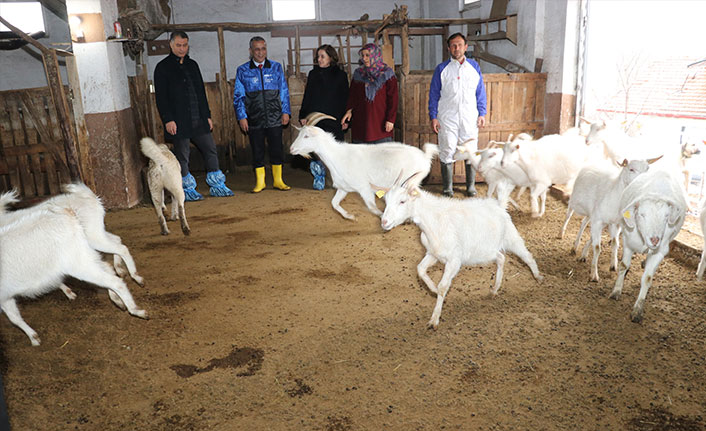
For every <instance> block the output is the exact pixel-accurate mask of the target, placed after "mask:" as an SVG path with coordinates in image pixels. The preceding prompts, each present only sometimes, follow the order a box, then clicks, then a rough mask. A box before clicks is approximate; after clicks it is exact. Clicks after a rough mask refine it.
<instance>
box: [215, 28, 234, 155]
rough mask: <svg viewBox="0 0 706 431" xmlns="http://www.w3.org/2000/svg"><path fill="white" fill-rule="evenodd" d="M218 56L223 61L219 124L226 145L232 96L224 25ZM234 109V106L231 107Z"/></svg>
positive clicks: (219, 30)
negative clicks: (220, 120)
mask: <svg viewBox="0 0 706 431" xmlns="http://www.w3.org/2000/svg"><path fill="white" fill-rule="evenodd" d="M218 57H219V58H220V63H221V71H220V74H219V77H218V78H219V79H218V93H219V95H220V99H221V119H222V120H223V121H222V123H221V124H219V125H218V127H220V129H221V130H220V134H221V142H222V143H223V144H225V145H228V146H230V127H229V126H228V124H226V121H225V119H226V118H228V117H227V113H226V112H227V111H226V110H227V109H229V106H228V105H229V103H228V100H232V99H231V97H232V96H229V95H228V83H227V80H228V75H227V71H226V46H225V38H224V37H223V27H219V28H218ZM230 109H232V108H230Z"/></svg>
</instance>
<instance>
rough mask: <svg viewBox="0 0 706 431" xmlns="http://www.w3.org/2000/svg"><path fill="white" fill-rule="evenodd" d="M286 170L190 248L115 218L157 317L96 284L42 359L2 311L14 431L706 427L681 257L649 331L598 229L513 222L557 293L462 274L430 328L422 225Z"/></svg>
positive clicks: (71, 306) (43, 327) (232, 179)
mask: <svg viewBox="0 0 706 431" xmlns="http://www.w3.org/2000/svg"><path fill="white" fill-rule="evenodd" d="M285 174H286V176H285V179H286V180H287V181H288V182H289V183H290V185H292V186H294V187H293V189H292V190H291V191H289V192H280V191H275V190H272V189H267V190H265V191H263V192H262V193H260V194H257V195H253V194H250V193H246V192H247V190H249V188H250V187H251V186H252V176H251V174H250V172H248V171H243V172H239V173H237V174H234V175H230V176H229V185H231V186H232V187H233V189H234V190H235V191H236V196H235V197H233V198H206V200H204V201H202V202H198V203H188V204H187V206H186V211H187V216H188V219H189V222H190V224H191V229H192V235H191V236H190V237H185V236H183V235H182V233H181V231H180V229H179V227H178V223H177V222H170V229H172V234H171V235H169V236H161V235H159V227H158V224H157V220H156V217H155V215H154V213H153V210H152V208H151V207H148V206H142V207H138V208H136V209H132V210H126V211H115V212H110V213H109V214H108V215H107V218H106V224H107V227H108V229H109V230H110V231H112V232H114V233H116V234H118V235H120V236H121V237H122V239H123V242H124V243H125V244H126V245H128V247H129V248H130V250H131V252H132V254H133V256H134V258H135V260H136V262H137V266H138V270H139V272H140V274H141V275H142V276H144V277H145V279H146V281H147V285H146V286H145V287H144V288H141V287H139V286H137V285H136V284H134V283H132V282H129V283H128V286H129V288H130V290H131V291H132V293H133V295H134V297H135V299H136V301H137V303H138V305H140V306H142V307H143V308H145V309H146V310H147V311H148V312H149V313H150V317H151V319H150V320H147V321H146V320H141V319H138V318H135V317H131V316H130V315H128V314H127V313H126V312H122V311H120V310H119V309H118V308H117V307H115V306H114V305H113V304H112V303H111V302H110V301H109V299H108V295H107V292H106V291H105V290H104V289H101V288H96V287H92V286H85V285H80V284H77V283H76V282H73V283H70V284H71V285H72V286H74V287H75V289H74V290H75V292H76V293H77V294H78V298H77V299H76V300H75V301H73V302H70V301H69V300H67V299H66V297H64V295H63V294H62V293H61V292H60V291H58V290H57V291H55V292H53V293H51V294H48V295H46V296H44V297H41V298H39V299H37V300H24V301H22V302H21V303H20V308H21V311H22V314H23V316H24V318H25V320H26V321H27V322H28V323H29V324H30V325H31V326H32V327H33V328H34V329H35V330H36V331H37V332H38V333H39V336H40V337H41V339H42V345H41V346H39V347H32V346H31V345H30V343H29V340H28V339H27V337H26V336H25V335H24V333H22V332H21V331H20V330H19V329H18V328H17V327H15V326H13V325H12V324H10V322H9V321H8V320H7V318H6V317H4V316H0V348H1V352H0V370H1V371H2V375H3V379H4V383H5V391H6V397H7V403H8V409H9V414H10V418H11V424H12V427H13V430H15V431H22V430H101V431H108V430H170V431H171V430H205V429H208V430H325V431H343V430H382V429H385V430H442V429H445V430H704V429H706V281H704V282H701V283H698V282H697V281H696V279H695V275H694V273H695V267H693V266H684V265H683V264H681V263H679V262H677V261H675V260H674V259H673V258H667V259H665V261H664V262H663V263H662V265H661V266H660V268H659V271H658V273H657V276H656V278H655V282H654V286H653V289H652V290H651V291H650V293H649V295H648V297H647V303H646V313H645V319H644V321H643V323H641V324H635V323H632V322H631V321H630V317H629V315H630V310H631V309H632V306H633V303H634V301H635V298H636V295H637V291H638V288H639V279H640V275H641V270H640V262H641V260H642V259H641V258H640V257H635V258H634V260H633V265H634V266H633V268H634V270H633V271H631V272H630V273H629V274H628V278H627V282H626V287H625V289H624V291H623V297H622V298H621V299H620V300H619V301H614V300H612V299H609V298H608V294H609V293H610V291H611V289H612V285H613V283H614V280H615V273H611V272H609V271H608V260H609V253H606V252H605V251H604V252H603V253H602V255H601V259H600V276H601V281H600V282H598V283H591V282H589V281H588V277H589V265H588V264H587V263H581V262H578V261H577V260H576V258H575V257H574V256H572V255H571V254H570V253H569V250H570V248H571V244H572V242H573V236H574V235H575V234H576V231H577V229H578V224H579V222H578V220H575V221H573V222H572V223H571V225H570V227H569V231H568V234H567V236H566V237H565V238H564V239H562V240H559V239H557V238H556V236H557V233H558V231H559V227H560V224H561V222H562V221H563V217H564V212H565V205H564V204H563V203H562V202H560V201H558V200H556V199H554V198H549V199H548V202H547V205H548V208H547V214H546V216H545V217H543V218H542V219H539V220H535V219H532V218H531V217H530V216H529V214H527V213H521V212H518V211H515V210H511V211H510V213H511V215H512V218H513V221H514V222H515V224H516V225H517V227H518V229H519V230H520V233H521V234H522V235H523V237H524V239H525V241H526V244H527V246H528V248H529V250H530V251H531V252H532V253H533V255H534V257H535V258H536V260H537V263H538V265H539V268H540V271H542V272H543V273H544V274H545V280H544V282H543V283H542V284H538V283H537V282H535V280H534V279H533V278H532V277H531V274H530V271H529V269H528V268H527V267H526V266H524V265H523V264H522V263H521V262H520V261H519V260H518V259H516V258H514V257H511V258H509V259H508V261H507V263H506V266H505V278H504V281H503V285H502V288H501V289H500V292H499V294H498V296H497V297H495V298H490V297H489V295H488V292H489V289H490V287H491V285H492V284H493V276H494V272H495V268H494V266H493V265H486V266H483V267H472V268H464V269H462V270H461V272H460V273H459V275H458V276H457V277H456V279H455V280H454V282H453V285H452V288H451V291H450V294H449V296H448V297H447V300H446V303H445V306H444V309H443V313H442V316H441V317H442V318H441V324H440V326H439V329H438V330H437V331H432V330H428V329H426V323H427V321H428V320H429V317H430V316H431V312H432V309H433V307H434V303H435V298H434V297H433V296H432V295H431V294H430V293H429V292H427V290H426V289H425V287H424V286H423V283H422V282H421V281H420V280H419V279H418V278H417V274H416V265H417V263H418V262H419V261H420V260H421V258H422V256H423V253H424V252H423V248H422V246H421V244H420V242H419V230H418V228H417V227H416V226H414V225H412V224H408V225H404V226H400V227H397V228H395V229H393V230H392V231H391V232H388V233H383V232H382V230H381V228H380V223H379V219H378V218H377V217H375V216H373V215H372V214H370V213H369V212H367V210H366V209H365V207H364V205H363V204H362V201H361V200H360V198H359V197H358V196H357V195H350V196H349V197H348V198H347V199H346V200H344V201H343V205H344V207H346V208H348V209H349V210H351V211H352V212H354V213H355V214H356V215H357V216H358V219H357V220H356V221H353V222H351V221H347V220H344V219H343V218H342V217H340V216H339V215H338V213H336V212H334V210H333V209H332V208H331V206H330V200H331V198H332V196H333V190H332V189H331V188H327V189H326V190H324V191H320V192H319V191H314V190H312V189H311V188H310V185H311V179H310V175H308V173H305V172H303V171H291V170H290V171H287V170H285ZM199 181H200V186H201V185H204V181H203V178H199ZM268 181H269V175H268ZM200 189H203V191H204V192H205V191H206V190H205V187H200ZM429 189H430V190H432V191H439V190H438V187H429ZM481 189H482V190H484V189H483V188H482V187H481ZM458 195H459V196H460V195H461V193H458ZM523 204H524V205H525V206H528V205H527V202H526V201H524V200H523ZM380 206H381V207H382V206H383V203H380ZM604 240H605V241H604V244H603V247H604V250H606V249H607V248H608V247H609V245H608V242H607V239H605V238H604ZM440 274H441V267H440V266H438V265H437V266H436V267H434V271H433V272H432V278H434V279H435V280H438V279H439V277H440Z"/></svg>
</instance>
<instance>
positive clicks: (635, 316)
mask: <svg viewBox="0 0 706 431" xmlns="http://www.w3.org/2000/svg"><path fill="white" fill-rule="evenodd" d="M630 320H632V321H633V322H634V323H642V310H639V311H635V310H633V312H632V313H630Z"/></svg>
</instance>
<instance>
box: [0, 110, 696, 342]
mask: <svg viewBox="0 0 706 431" xmlns="http://www.w3.org/2000/svg"><path fill="white" fill-rule="evenodd" d="M326 118H332V117H330V116H328V115H326V114H322V113H312V114H310V115H309V117H307V120H308V121H307V123H306V125H305V126H303V127H302V128H301V129H299V135H298V137H297V138H296V140H295V141H294V142H293V143H292V144H291V146H290V152H291V153H292V154H293V155H301V156H304V157H309V156H310V154H312V153H314V154H316V155H317V156H318V157H319V159H320V160H321V161H322V162H323V163H324V164H325V165H326V167H327V168H328V171H329V172H330V175H331V179H332V182H333V187H334V188H335V189H336V193H335V195H334V197H333V200H332V201H331V204H332V206H333V208H334V209H335V210H336V211H337V212H339V213H340V214H341V215H342V216H343V217H344V218H346V219H350V220H353V219H354V216H353V215H352V214H350V213H349V212H348V211H346V210H345V209H344V208H343V207H341V201H342V200H343V199H344V198H345V197H346V195H347V194H348V193H351V192H355V193H358V194H359V195H360V196H361V198H362V199H363V201H364V202H365V204H366V206H367V208H368V209H369V210H370V212H372V213H373V214H375V215H377V216H380V217H381V226H382V229H383V230H385V231H389V230H390V229H393V228H394V227H395V226H398V225H400V224H402V223H405V222H406V221H408V220H411V221H412V222H414V223H415V224H416V225H417V226H419V228H420V230H421V242H422V244H423V246H424V247H425V248H426V255H425V256H424V258H423V259H422V260H421V262H419V264H418V265H417V274H418V275H419V277H420V278H421V279H422V280H423V281H424V283H425V284H426V286H427V287H428V288H429V290H430V291H431V292H433V293H434V294H436V298H437V301H436V306H435V307H434V311H433V313H432V316H431V319H430V320H429V323H428V327H430V328H434V329H436V328H437V326H438V325H439V318H440V316H441V309H442V306H443V303H444V298H445V297H446V294H447V293H448V291H449V288H450V286H451V282H452V280H453V278H454V277H455V276H456V274H458V272H459V270H460V269H461V267H462V266H463V265H481V264H488V263H492V262H495V264H496V265H497V270H496V275H495V283H494V286H493V287H492V288H491V294H492V295H495V294H497V292H498V290H499V289H500V285H501V283H502V280H503V267H504V264H505V260H506V257H505V253H507V252H511V253H513V254H514V255H516V256H517V257H519V258H520V260H522V261H523V262H524V263H525V264H526V265H527V266H528V267H529V268H530V270H531V272H532V275H533V276H534V278H535V279H536V280H537V281H538V282H541V281H542V279H543V276H542V275H541V274H540V272H539V269H538V268H537V263H536V262H535V260H534V258H533V257H532V254H531V253H530V252H529V250H527V247H526V246H525V244H524V240H523V239H522V237H521V236H520V234H519V232H518V231H517V228H516V227H515V225H514V224H513V222H512V219H511V218H510V215H509V214H508V212H507V210H506V209H507V205H508V204H512V205H514V206H516V207H517V202H516V201H515V199H519V197H520V196H521V194H522V192H523V191H524V190H525V189H527V188H529V189H530V193H529V195H530V196H529V199H530V205H531V210H532V216H533V217H541V216H542V215H543V213H544V209H545V201H546V193H547V190H548V189H549V187H550V186H551V185H552V184H560V185H565V186H566V190H567V192H568V193H570V194H571V197H570V199H569V203H568V209H567V213H566V220H565V222H564V224H563V226H562V228H561V232H560V237H562V236H563V235H564V233H565V230H566V227H567V225H568V223H569V219H570V218H571V217H572V215H573V214H577V215H579V216H582V217H583V219H582V221H581V227H580V229H579V232H578V234H577V237H576V240H575V242H574V250H575V252H576V253H579V249H580V243H581V237H582V234H583V232H584V230H585V229H586V227H587V226H588V225H589V224H590V234H591V235H590V237H591V238H590V240H589V241H588V242H587V243H586V245H585V246H584V248H583V250H582V251H581V257H582V258H583V259H586V258H587V257H588V253H589V251H590V250H592V251H593V256H592V261H591V279H592V280H595V281H597V280H598V256H599V253H600V249H601V245H600V244H601V235H602V231H603V229H604V227H607V228H608V231H609V234H610V237H611V252H612V255H611V261H610V262H611V264H610V267H611V270H617V271H618V276H617V279H616V282H615V287H614V288H613V291H612V292H611V294H610V297H611V298H614V299H618V298H619V297H620V294H621V292H622V288H623V284H624V281H625V275H626V273H627V272H628V270H629V269H630V264H631V260H632V256H633V254H634V253H644V254H646V255H647V258H646V260H645V263H644V272H643V275H642V280H641V288H640V292H639V294H638V298H637V301H636V302H635V305H634V307H633V310H632V313H631V318H632V320H633V321H634V322H640V321H641V320H642V317H643V313H644V302H645V298H646V296H647V292H648V290H649V288H650V286H651V284H652V281H653V278H654V275H655V272H656V270H657V267H658V265H659V263H660V262H661V261H662V259H664V257H665V256H666V255H667V253H668V252H669V244H670V243H671V241H672V240H674V238H675V237H676V236H677V234H678V233H679V230H680V229H681V227H682V224H683V223H684V219H685V217H686V213H687V200H686V184H684V180H683V170H684V160H685V158H688V157H690V156H691V155H693V154H695V153H697V152H698V151H699V150H698V148H697V146H696V145H693V144H685V145H683V146H682V147H681V148H678V149H676V150H675V151H672V150H671V149H668V148H666V147H665V146H663V145H662V146H659V145H652V144H650V142H649V141H648V140H645V139H643V138H641V137H631V136H628V135H626V134H625V133H624V132H623V131H622V129H620V128H618V127H615V126H611V125H606V124H605V123H602V122H600V123H598V122H596V123H589V124H588V126H587V127H585V128H583V129H579V128H576V129H571V130H569V131H567V132H565V133H563V134H561V135H546V136H543V137H541V138H539V139H537V140H534V139H533V138H532V137H530V136H529V135H527V134H524V133H523V134H519V135H517V136H516V137H514V139H513V137H512V136H510V137H509V139H508V142H496V141H491V142H490V145H489V146H488V148H486V149H484V150H481V151H476V150H475V148H476V145H475V143H474V142H466V143H464V144H462V145H460V146H459V147H458V150H457V152H456V159H457V160H464V161H465V162H467V163H471V164H473V165H474V167H475V168H476V169H477V172H479V173H480V174H481V175H482V176H483V177H484V179H485V181H486V183H487V185H488V192H487V197H486V198H467V199H454V198H448V197H442V196H438V195H434V194H431V193H429V192H426V191H424V190H422V188H421V185H422V181H423V180H424V178H425V177H426V176H427V175H428V174H429V171H430V169H431V162H432V160H433V158H434V157H436V156H437V155H438V152H439V151H438V146H436V145H434V144H425V145H424V147H423V149H419V148H417V147H414V146H410V145H405V144H401V143H384V144H375V145H364V144H348V143H345V142H338V141H336V140H335V138H334V137H333V135H331V134H330V133H327V132H325V131H324V130H322V129H321V128H319V127H316V124H317V123H318V122H319V121H321V120H323V119H326ZM589 126H590V127H589ZM140 146H141V149H142V152H143V153H144V154H145V156H146V157H147V158H148V159H149V165H148V169H147V179H148V185H149V189H150V194H151V197H152V203H153V205H154V208H155V212H156V213H157V217H158V220H159V224H160V228H161V233H162V234H163V235H167V234H169V229H168V227H167V221H166V219H165V217H164V214H163V212H164V211H165V210H166V204H165V198H164V196H165V190H166V191H167V192H169V194H171V214H170V219H171V220H176V219H179V220H180V222H181V229H182V232H183V233H184V234H185V235H189V233H190V228H189V225H188V222H187V219H186V213H185V211H184V191H183V189H182V184H181V173H180V169H179V163H178V162H177V160H176V158H175V157H174V155H173V154H172V153H171V151H170V150H169V148H168V147H167V146H166V145H163V144H156V143H155V142H154V141H153V140H152V139H150V138H143V139H142V140H141V141H140ZM672 153H674V154H672ZM687 178H688V177H687ZM516 187H519V188H520V191H519V193H518V194H517V195H516V197H515V199H513V198H512V197H511V193H512V191H513V190H514V189H515V188H516ZM63 191H64V193H63V194H60V195H57V196H54V197H52V198H50V199H48V200H46V201H44V202H42V203H40V204H38V205H35V206H33V207H29V208H24V209H20V210H15V211H10V210H9V209H8V207H9V206H10V205H11V204H13V203H15V202H17V201H18V195H17V192H16V191H10V192H7V193H4V194H2V195H0V309H1V310H2V311H4V312H5V314H6V315H7V317H8V319H10V321H11V322H12V323H13V324H15V325H16V326H18V327H19V328H20V329H22V331H24V332H25V334H26V335H27V336H28V337H29V339H30V341H31V343H32V345H33V346H38V345H39V344H40V339H39V336H38V335H37V333H36V332H35V331H34V330H33V329H32V328H31V327H30V326H29V325H27V323H26V322H25V321H24V320H23V319H22V316H21V315H20V312H19V309H18V307H17V303H16V298H17V297H37V296H39V295H42V294H44V293H46V292H49V291H51V290H54V289H55V288H57V287H58V288H60V289H61V290H62V291H63V292H64V294H65V295H66V296H67V297H68V298H69V299H74V298H76V295H75V294H74V293H73V292H72V291H71V289H70V288H69V287H68V286H66V285H65V284H64V283H63V280H64V278H65V277H66V276H71V277H74V278H77V279H79V280H83V281H86V282H89V283H92V284H95V285H97V286H100V287H105V288H107V289H108V293H109V297H110V299H111V300H112V301H113V302H114V303H115V304H116V305H117V306H118V307H120V308H121V309H123V310H127V311H128V312H129V313H130V314H132V315H133V316H137V317H141V318H144V319H146V318H147V312H146V311H145V310H143V309H141V308H139V307H138V306H137V305H136V304H135V301H134V299H133V297H132V295H131V294H130V291H129V290H128V288H127V285H126V284H125V282H124V281H123V278H122V277H123V276H124V275H126V274H129V275H130V277H131V278H132V279H133V280H134V281H135V282H136V283H137V284H139V285H143V279H142V277H140V275H138V274H137V270H136V267H135V262H134V260H133V258H132V256H131V255H130V252H129V251H128V249H127V247H125V245H123V244H122V241H121V239H120V237H119V236H117V235H114V234H112V233H109V232H107V231H106V230H105V224H104V217H105V210H104V208H103V205H102V203H101V201H100V199H99V198H98V197H97V196H96V195H95V194H94V193H93V192H92V191H91V190H90V189H89V188H88V187H86V186H85V185H84V184H81V183H74V184H69V185H66V186H64V188H63ZM383 196H384V200H385V211H384V212H381V211H380V210H379V209H378V207H377V204H376V197H383ZM700 210H701V212H700V213H701V219H700V220H701V226H702V231H706V201H704V202H703V203H702V204H701V205H700ZM621 232H622V238H623V256H622V260H621V261H620V262H618V243H619V235H620V233H621ZM704 248H705V249H706V239H705V247H704ZM100 253H105V254H112V255H113V265H112V266H111V265H110V264H108V263H107V262H105V261H103V259H102V256H101V254H100ZM437 262H441V263H442V264H443V265H444V271H443V275H442V277H441V280H440V281H439V282H438V283H436V284H435V283H434V281H432V279H431V278H430V277H429V275H428V274H427V270H428V269H429V268H430V267H431V266H432V265H434V264H435V263H437ZM705 269H706V251H704V252H703V253H702V256H701V261H700V263H699V266H698V269H697V277H698V279H699V280H701V279H702V278H703V273H704V270H705ZM126 270H127V271H126Z"/></svg>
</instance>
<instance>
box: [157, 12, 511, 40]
mask: <svg viewBox="0 0 706 431" xmlns="http://www.w3.org/2000/svg"><path fill="white" fill-rule="evenodd" d="M512 16H517V14H511V15H505V16H499V17H495V18H453V19H428V18H421V19H410V20H408V22H409V26H410V28H412V27H440V26H444V25H464V24H478V23H489V22H498V21H504V20H506V19H507V18H508V17H512ZM383 21H384V20H381V19H377V20H357V21H343V20H341V21H336V20H331V21H318V22H310V23H307V24H300V25H299V27H302V28H319V27H326V26H347V27H348V30H349V31H350V30H351V29H352V27H358V28H360V27H363V28H365V29H369V30H371V29H375V28H378V27H379V26H380V25H382V24H383ZM218 27H223V30H227V31H242V32H252V31H272V30H275V29H286V28H291V27H292V23H289V22H274V23H263V24H250V23H244V22H221V23H203V22H202V23H192V24H152V29H153V30H161V31H162V32H168V31H173V30H183V31H217V30H218ZM157 36H158V35H157ZM157 36H155V37H157Z"/></svg>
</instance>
